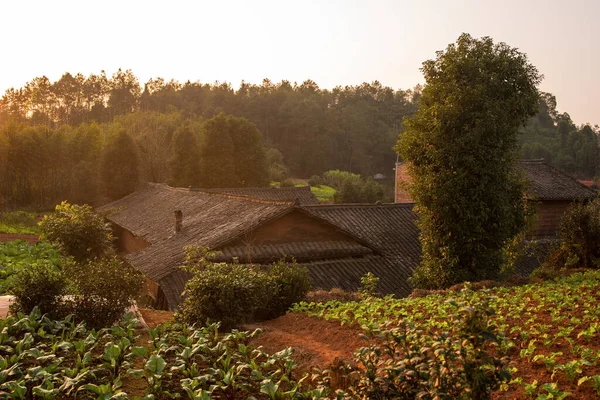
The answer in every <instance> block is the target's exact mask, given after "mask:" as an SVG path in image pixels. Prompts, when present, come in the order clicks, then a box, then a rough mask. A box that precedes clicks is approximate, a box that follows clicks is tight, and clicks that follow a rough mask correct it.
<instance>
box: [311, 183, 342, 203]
mask: <svg viewBox="0 0 600 400" xmlns="http://www.w3.org/2000/svg"><path fill="white" fill-rule="evenodd" d="M310 191H311V192H312V193H313V194H314V195H315V197H316V198H317V200H319V202H321V203H333V199H334V198H335V193H336V190H335V189H334V188H332V187H331V186H327V185H321V186H311V187H310Z"/></svg>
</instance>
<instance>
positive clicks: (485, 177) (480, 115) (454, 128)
mask: <svg viewBox="0 0 600 400" xmlns="http://www.w3.org/2000/svg"><path fill="white" fill-rule="evenodd" d="M421 70H422V71H423V74H424V76H425V81H426V85H425V88H424V89H423V92H422V95H421V97H420V99H419V103H420V107H419V110H418V111H417V113H416V114H415V115H414V116H413V117H412V118H408V119H407V121H406V132H404V133H403V134H402V135H401V136H400V139H399V141H398V145H397V150H398V151H399V154H400V155H401V156H402V158H403V159H404V160H406V161H407V162H408V163H409V173H410V174H411V177H412V180H413V182H412V185H411V188H410V191H411V195H412V197H413V199H415V201H416V203H417V206H416V212H417V214H418V215H419V226H420V228H421V243H422V247H423V258H422V261H421V264H420V265H419V267H418V268H417V269H416V271H415V273H414V275H413V283H414V284H415V285H417V286H419V287H424V288H442V287H448V286H450V285H452V284H455V283H457V282H462V281H466V280H481V279H490V278H495V277H496V276H497V275H498V273H499V270H500V266H501V263H502V248H503V246H504V245H505V243H506V241H507V240H508V239H509V238H511V237H513V236H514V235H515V234H517V233H518V232H519V231H520V230H521V229H522V228H523V226H524V200H523V196H522V190H523V184H522V179H521V177H520V176H519V175H518V173H517V169H516V168H515V164H516V161H517V152H516V149H517V136H518V133H519V129H520V128H521V127H522V126H523V125H524V124H525V123H526V122H527V120H528V118H530V117H531V116H533V115H535V113H536V112H537V110H538V104H539V92H538V90H537V85H538V84H539V82H540V81H541V76H540V75H539V73H538V71H537V69H536V68H535V67H534V66H533V65H531V64H530V63H529V62H528V60H527V56H526V55H525V54H523V53H520V52H519V51H517V50H516V49H514V48H511V47H509V46H508V45H506V44H505V43H494V42H493V41H492V39H491V38H489V37H484V38H481V39H475V38H473V37H471V36H470V35H468V34H462V35H461V36H460V37H459V38H458V41H457V42H456V43H455V44H451V45H449V46H448V47H447V48H446V50H445V51H440V52H438V53H437V57H436V59H434V60H429V61H425V62H424V63H423V67H422V68H421Z"/></svg>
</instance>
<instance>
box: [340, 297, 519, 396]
mask: <svg viewBox="0 0 600 400" xmlns="http://www.w3.org/2000/svg"><path fill="white" fill-rule="evenodd" d="M455 305H456V310H457V312H456V313H455V314H454V315H453V316H452V317H451V322H452V323H451V324H450V326H452V328H451V330H450V331H448V332H441V333H436V334H433V335H432V334H431V333H430V332H428V331H425V330H423V329H420V328H417V327H414V326H412V325H411V324H410V323H408V322H406V321H403V322H401V324H400V326H399V327H395V328H392V329H387V328H385V327H384V328H383V330H382V332H381V334H380V335H378V338H379V339H378V340H377V341H376V344H372V345H370V346H368V347H364V348H362V349H360V350H359V351H358V352H357V353H356V355H355V361H356V362H357V363H358V364H359V368H358V369H357V370H356V373H355V375H358V378H357V379H358V383H357V384H356V385H355V386H353V387H351V388H349V389H348V391H349V394H350V395H351V398H370V399H391V398H393V399H415V398H420V399H436V398H438V399H440V398H441V399H458V398H460V399H487V398H490V393H491V392H492V391H494V390H496V389H497V388H498V387H499V386H500V384H501V382H503V381H508V380H509V379H510V374H509V373H508V371H507V369H506V366H507V360H506V359H499V358H496V357H494V356H493V353H492V351H490V350H491V348H490V346H489V345H490V344H491V343H494V342H498V341H499V339H498V338H497V336H496V327H495V326H493V325H492V324H491V322H490V319H489V317H490V316H491V315H492V314H493V310H492V309H490V308H489V307H488V305H487V303H486V302H485V301H484V302H482V303H478V304H468V303H467V302H464V301H463V302H462V303H461V304H455Z"/></svg>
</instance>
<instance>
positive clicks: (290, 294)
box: [177, 247, 310, 329]
mask: <svg viewBox="0 0 600 400" xmlns="http://www.w3.org/2000/svg"><path fill="white" fill-rule="evenodd" d="M212 258H214V253H212V252H210V251H208V249H205V248H198V247H188V248H186V261H185V266H183V267H182V268H183V270H184V271H186V272H189V273H192V274H193V277H192V278H191V279H190V280H189V281H188V282H187V283H186V286H185V291H184V292H183V296H184V301H183V304H182V305H181V306H180V308H179V310H178V313H177V317H178V319H180V320H181V321H185V322H187V323H190V324H191V323H195V324H204V323H206V322H207V320H209V321H213V322H215V321H219V322H220V323H221V324H222V326H223V328H225V329H231V328H234V327H237V326H239V325H240V324H242V323H244V322H248V321H252V320H254V319H257V318H267V317H276V316H279V315H281V314H283V313H285V311H287V309H288V308H289V307H290V306H291V305H292V304H293V303H294V302H297V301H299V300H301V299H302V298H303V297H304V296H305V295H306V293H307V292H308V290H309V288H310V283H309V280H308V272H307V271H306V269H304V268H300V267H298V266H296V265H294V264H292V265H287V264H285V263H284V262H283V261H282V262H279V263H276V264H274V265H273V266H271V267H268V268H266V269H262V268H260V267H259V266H253V265H245V264H226V263H214V262H212V261H211V259H212Z"/></svg>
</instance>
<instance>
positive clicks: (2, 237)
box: [0, 233, 39, 244]
mask: <svg viewBox="0 0 600 400" xmlns="http://www.w3.org/2000/svg"><path fill="white" fill-rule="evenodd" d="M18 239H22V240H25V241H27V242H29V243H31V244H36V243H37V241H38V239H39V237H38V235H24V234H20V233H0V242H12V241H13V240H18Z"/></svg>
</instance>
